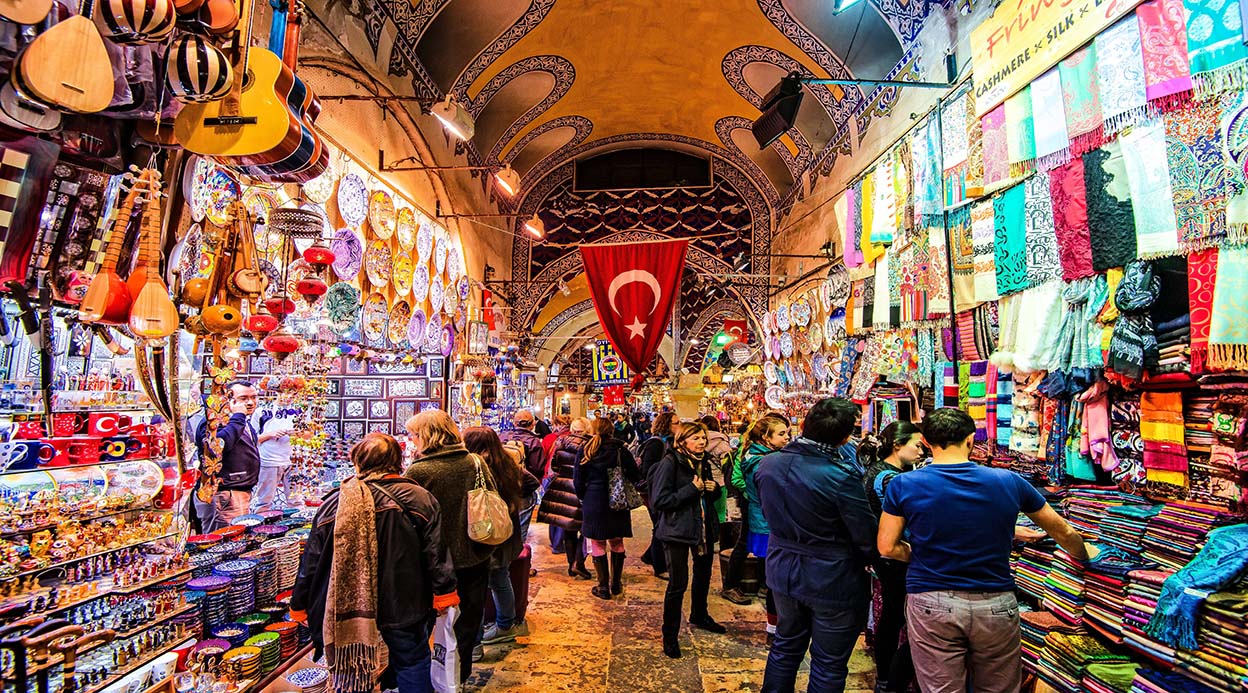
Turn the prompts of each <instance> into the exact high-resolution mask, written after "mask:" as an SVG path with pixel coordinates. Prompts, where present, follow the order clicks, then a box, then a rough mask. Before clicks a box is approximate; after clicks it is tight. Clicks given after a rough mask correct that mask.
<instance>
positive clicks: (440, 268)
mask: <svg viewBox="0 0 1248 693" xmlns="http://www.w3.org/2000/svg"><path fill="white" fill-rule="evenodd" d="M446 246H447V237H446V232H445V231H442V232H441V233H439V234H437V236H436V237H435V238H434V241H433V268H434V269H435V270H436V272H435V274H442V272H444V271H445V270H446V256H447V252H448V251H447V247H446Z"/></svg>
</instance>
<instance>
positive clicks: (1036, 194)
mask: <svg viewBox="0 0 1248 693" xmlns="http://www.w3.org/2000/svg"><path fill="white" fill-rule="evenodd" d="M1023 190H1024V196H1023V209H1024V212H1025V214H1026V224H1027V226H1026V229H1027V231H1026V234H1027V235H1026V238H1027V285H1028V286H1037V285H1040V284H1044V283H1046V282H1050V281H1053V280H1055V279H1061V277H1062V260H1061V255H1060V254H1059V253H1058V250H1057V232H1056V231H1055V229H1054V228H1053V197H1052V195H1051V194H1050V192H1049V174H1048V173H1044V172H1037V173H1036V174H1035V175H1033V176H1032V177H1030V178H1028V179H1027V180H1026V181H1025V182H1024V183H1023Z"/></svg>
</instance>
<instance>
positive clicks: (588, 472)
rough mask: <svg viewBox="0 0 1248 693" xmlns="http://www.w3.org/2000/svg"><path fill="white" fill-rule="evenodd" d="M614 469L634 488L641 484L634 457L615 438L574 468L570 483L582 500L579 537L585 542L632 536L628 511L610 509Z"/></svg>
mask: <svg viewBox="0 0 1248 693" xmlns="http://www.w3.org/2000/svg"><path fill="white" fill-rule="evenodd" d="M617 466H618V467H620V468H622V469H623V471H624V478H625V479H628V480H629V481H631V482H633V484H637V483H638V482H640V481H641V479H642V476H641V470H640V469H638V468H637V460H636V459H634V458H633V453H631V452H629V451H628V449H627V448H625V447H624V443H622V442H621V441H619V440H616V439H614V438H610V439H608V440H604V441H603V442H602V447H600V448H598V452H596V453H595V454H594V456H593V457H592V458H590V459H589V460H588V461H586V462H585V463H583V464H577V465H576V466H575V467H574V468H573V472H572V481H573V484H574V485H575V486H576V496H577V497H578V498H580V499H581V522H582V524H581V534H583V535H585V538H587V539H599V540H602V539H617V538H619V537H631V536H633V520H632V515H631V513H630V511H628V510H612V509H611V470H612V469H613V468H615V467H617Z"/></svg>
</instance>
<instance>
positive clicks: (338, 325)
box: [324, 282, 360, 335]
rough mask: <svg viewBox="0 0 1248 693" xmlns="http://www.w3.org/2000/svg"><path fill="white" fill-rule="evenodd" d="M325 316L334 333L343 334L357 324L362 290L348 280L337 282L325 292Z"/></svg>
mask: <svg viewBox="0 0 1248 693" xmlns="http://www.w3.org/2000/svg"><path fill="white" fill-rule="evenodd" d="M324 307H325V317H326V318H328V319H329V327H330V329H331V330H333V331H334V334H337V335H343V334H345V333H346V332H347V331H348V330H350V329H351V327H352V326H354V325H355V318H356V316H357V315H358V314H359V311H360V290H359V289H357V288H355V287H354V286H351V285H350V284H348V283H347V282H337V283H335V284H334V285H333V286H331V287H329V291H327V292H325V302H324Z"/></svg>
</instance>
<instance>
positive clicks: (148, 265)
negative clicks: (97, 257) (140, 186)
mask: <svg viewBox="0 0 1248 693" xmlns="http://www.w3.org/2000/svg"><path fill="white" fill-rule="evenodd" d="M151 188H152V190H151V196H150V199H149V200H148V203H147V208H146V209H144V210H143V249H142V251H143V254H144V256H145V258H146V262H145V263H144V265H143V270H144V276H145V281H144V283H143V287H142V288H141V289H140V290H139V293H138V295H137V296H136V297H135V299H134V303H133V304H132V305H131V306H130V331H131V332H133V333H134V336H135V337H138V338H140V339H147V340H159V339H164V338H165V337H168V336H169V335H171V334H173V333H174V332H176V331H177V330H178V308H177V306H175V305H174V304H173V300H172V299H170V298H169V287H167V286H165V281H164V279H162V278H161V276H160V185H159V181H158V180H153V183H152V186H151ZM131 279H132V280H133V277H132V278H131ZM130 287H131V288H133V287H134V283H133V281H132V282H131V283H130Z"/></svg>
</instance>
